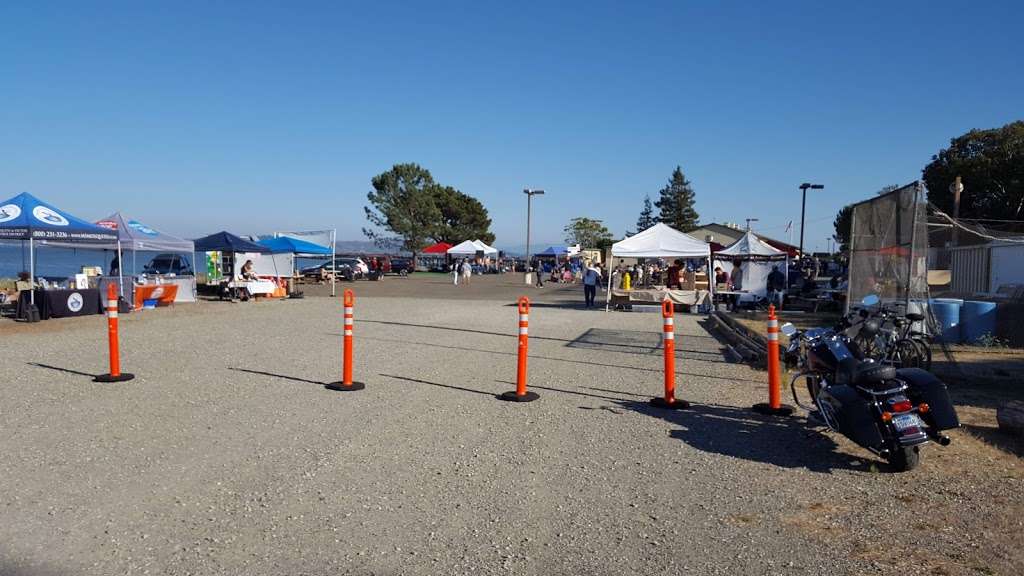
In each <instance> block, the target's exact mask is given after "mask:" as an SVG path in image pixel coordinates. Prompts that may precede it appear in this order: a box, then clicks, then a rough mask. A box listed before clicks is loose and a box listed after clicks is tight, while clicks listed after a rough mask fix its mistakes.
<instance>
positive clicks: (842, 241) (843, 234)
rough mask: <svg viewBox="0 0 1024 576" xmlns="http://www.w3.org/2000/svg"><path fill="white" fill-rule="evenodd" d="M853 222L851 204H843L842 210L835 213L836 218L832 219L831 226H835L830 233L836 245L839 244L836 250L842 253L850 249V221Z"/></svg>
mask: <svg viewBox="0 0 1024 576" xmlns="http://www.w3.org/2000/svg"><path fill="white" fill-rule="evenodd" d="M851 222H853V205H852V204H851V205H849V206H843V208H842V210H840V211H839V213H838V214H836V219H835V220H833V221H832V226H833V227H834V228H835V230H836V231H835V234H833V235H832V239H833V240H835V241H836V245H837V246H839V248H838V250H839V251H840V252H842V253H846V252H848V251H849V249H850V223H851Z"/></svg>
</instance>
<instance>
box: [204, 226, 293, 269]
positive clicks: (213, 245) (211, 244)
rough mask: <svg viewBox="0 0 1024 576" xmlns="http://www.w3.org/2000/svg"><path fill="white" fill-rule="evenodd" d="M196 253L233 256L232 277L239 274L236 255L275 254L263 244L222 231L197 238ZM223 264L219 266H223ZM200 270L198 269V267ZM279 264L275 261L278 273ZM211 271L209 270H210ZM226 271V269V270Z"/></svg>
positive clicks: (231, 260)
mask: <svg viewBox="0 0 1024 576" xmlns="http://www.w3.org/2000/svg"><path fill="white" fill-rule="evenodd" d="M195 250H196V252H223V253H226V254H231V255H232V257H231V259H230V260H229V261H230V262H231V267H232V277H233V276H234V274H235V273H237V269H236V264H235V262H234V255H235V254H238V253H256V254H273V251H272V250H271V249H269V248H267V247H266V246H264V245H262V244H258V243H256V242H253V241H251V240H246V239H245V238H242V237H241V236H236V235H234V234H232V233H230V232H226V231H221V232H217V233H215V234H210V235H209V236H204V237H202V238H197V239H196V240H195ZM223 264H224V262H222V263H221V264H219V265H223ZM197 268H198V267H197ZM276 268H277V263H276V261H274V269H275V272H276ZM208 270H209V268H208ZM225 270H226V269H225ZM206 278H207V279H206V282H209V275H207V277H206Z"/></svg>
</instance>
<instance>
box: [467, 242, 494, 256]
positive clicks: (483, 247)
mask: <svg viewBox="0 0 1024 576" xmlns="http://www.w3.org/2000/svg"><path fill="white" fill-rule="evenodd" d="M473 243H474V244H476V245H477V246H479V247H480V250H483V251H484V254H497V253H498V249H497V248H492V247H490V246H488V245H487V244H484V243H483V242H481V241H480V240H473Z"/></svg>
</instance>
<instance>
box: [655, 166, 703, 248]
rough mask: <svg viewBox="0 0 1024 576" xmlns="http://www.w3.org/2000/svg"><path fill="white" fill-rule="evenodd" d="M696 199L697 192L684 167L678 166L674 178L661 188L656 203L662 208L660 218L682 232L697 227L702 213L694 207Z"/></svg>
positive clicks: (673, 174)
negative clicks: (684, 173)
mask: <svg viewBox="0 0 1024 576" xmlns="http://www.w3.org/2000/svg"><path fill="white" fill-rule="evenodd" d="M695 201H696V194H695V193H694V191H693V187H691V186H690V181H689V180H687V179H686V177H685V176H684V175H683V169H682V168H680V167H679V166H676V169H675V170H674V171H673V172H672V178H670V179H669V181H668V184H667V185H666V186H665V187H664V188H662V189H661V192H660V197H659V199H658V201H657V202H655V203H654V205H655V206H657V207H658V209H659V210H660V214H659V215H658V220H659V221H660V222H664V223H665V224H668V225H669V226H671V227H673V228H675V229H676V230H679V231H680V232H689V231H691V230H693V229H695V228H697V221H698V220H700V215H699V214H697V210H696V209H695V208H694V202H695Z"/></svg>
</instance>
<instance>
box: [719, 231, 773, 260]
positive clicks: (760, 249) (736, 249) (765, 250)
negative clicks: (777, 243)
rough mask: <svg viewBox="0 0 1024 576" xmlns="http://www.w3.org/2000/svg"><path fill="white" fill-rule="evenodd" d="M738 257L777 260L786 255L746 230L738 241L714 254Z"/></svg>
mask: <svg viewBox="0 0 1024 576" xmlns="http://www.w3.org/2000/svg"><path fill="white" fill-rule="evenodd" d="M719 255H721V256H739V257H751V256H755V257H761V258H779V257H782V256H785V255H786V253H785V252H783V251H782V250H779V249H778V248H776V247H774V246H771V245H770V244H768V243H767V242H765V241H764V240H761V239H760V238H758V237H757V234H754V232H753V231H752V230H747V233H746V234H744V235H743V236H740V238H739V240H737V241H735V242H733V243H732V244H730V245H729V246H727V247H726V248H723V249H722V250H720V251H718V252H715V256H719Z"/></svg>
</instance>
